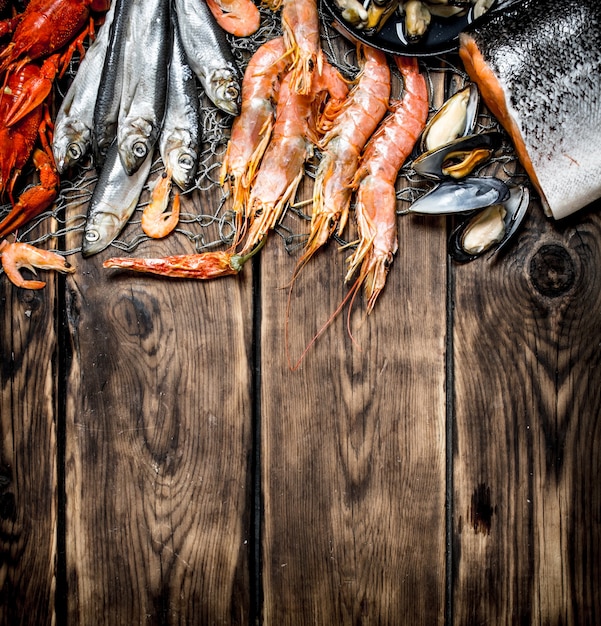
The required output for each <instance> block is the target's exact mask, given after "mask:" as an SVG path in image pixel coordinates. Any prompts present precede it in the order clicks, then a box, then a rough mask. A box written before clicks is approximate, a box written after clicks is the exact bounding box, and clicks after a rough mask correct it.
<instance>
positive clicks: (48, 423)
mask: <svg viewBox="0 0 601 626" xmlns="http://www.w3.org/2000/svg"><path fill="white" fill-rule="evenodd" d="M26 273H27V272H24V274H26ZM44 279H46V276H44ZM0 318H1V320H2V322H1V326H0V364H1V365H0V435H1V443H0V624H2V625H6V626H8V625H13V624H31V625H32V626H33V625H44V624H52V623H53V622H54V619H55V609H54V601H55V598H54V593H55V582H56V579H55V574H56V572H55V564H56V558H57V552H56V551H57V543H56V541H57V532H58V530H57V517H58V508H57V507H58V503H57V437H56V420H57V419H58V416H57V368H56V358H57V355H56V350H57V339H56V321H57V317H56V279H55V278H54V277H52V276H50V277H48V284H47V286H46V288H45V289H44V290H42V291H31V290H26V289H17V288H16V287H14V286H13V285H12V284H11V283H9V281H8V280H7V278H6V277H5V276H4V275H2V276H0Z"/></svg>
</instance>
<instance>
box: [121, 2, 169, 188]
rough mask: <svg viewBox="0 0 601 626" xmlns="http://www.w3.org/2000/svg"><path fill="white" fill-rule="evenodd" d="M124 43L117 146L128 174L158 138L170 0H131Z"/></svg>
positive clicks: (166, 66)
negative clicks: (123, 66) (123, 77)
mask: <svg viewBox="0 0 601 626" xmlns="http://www.w3.org/2000/svg"><path fill="white" fill-rule="evenodd" d="M132 2H133V5H132V8H131V16H130V17H131V19H130V21H129V25H128V34H127V40H126V45H125V68H126V77H125V79H124V83H123V94H122V96H121V107H120V110H119V122H118V126H117V145H118V147H119V156H120V157H121V162H122V163H123V167H124V168H125V171H126V172H127V173H128V174H129V175H130V176H131V175H132V174H134V173H135V172H136V171H137V169H138V168H139V167H140V165H142V163H143V162H144V160H145V159H146V156H147V155H148V154H151V153H152V151H153V149H154V146H155V143H156V141H157V139H158V136H159V132H160V129H161V125H162V123H163V118H164V115H165V102H166V98H167V83H168V71H169V58H170V52H171V22H170V4H171V3H170V0H132Z"/></svg>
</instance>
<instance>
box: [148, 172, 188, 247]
mask: <svg viewBox="0 0 601 626" xmlns="http://www.w3.org/2000/svg"><path fill="white" fill-rule="evenodd" d="M171 181H172V179H171V176H170V175H169V174H168V173H167V172H163V175H162V176H161V177H160V178H159V179H158V180H157V181H156V183H155V186H154V188H153V190H152V197H151V200H150V202H149V204H147V205H146V206H145V207H144V210H143V211H142V220H141V226H142V230H143V231H144V233H146V235H148V236H149V237H152V238H153V239H161V238H163V237H166V236H167V235H168V234H169V233H170V232H171V231H172V230H173V229H174V228H175V227H176V226H177V223H178V221H179V208H180V200H179V194H177V193H176V194H175V196H174V198H173V204H172V206H171V211H167V205H168V204H169V196H170V194H171V187H172V182H171Z"/></svg>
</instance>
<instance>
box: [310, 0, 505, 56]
mask: <svg viewBox="0 0 601 626" xmlns="http://www.w3.org/2000/svg"><path fill="white" fill-rule="evenodd" d="M322 2H323V7H324V9H325V12H326V13H328V14H329V15H331V16H332V18H333V19H334V21H335V22H336V23H337V24H338V25H339V26H340V27H341V30H342V33H343V34H346V35H348V36H349V38H350V39H351V40H359V41H361V42H363V43H365V44H368V45H370V46H373V47H374V48H377V49H379V50H382V51H383V52H387V53H389V54H399V55H404V56H415V57H427V56H436V55H438V54H444V53H446V52H455V51H456V50H457V49H458V47H459V33H460V32H461V31H463V30H465V29H466V28H467V27H468V26H469V25H470V24H471V23H472V22H473V20H474V17H473V11H472V9H470V10H469V12H468V13H467V14H466V15H462V16H457V17H436V16H432V22H431V23H430V26H429V28H428V31H427V32H426V34H425V35H424V36H423V38H422V39H420V41H418V42H415V43H409V42H408V41H407V40H406V39H405V37H404V35H403V19H402V18H401V16H400V15H399V13H398V12H395V14H394V15H392V16H390V17H389V18H388V21H387V22H386V24H384V26H383V28H382V29H381V30H380V31H379V32H378V33H375V34H373V35H368V34H366V33H365V32H364V31H361V30H358V29H356V28H354V27H353V26H351V25H350V24H349V23H348V22H346V21H345V20H344V19H343V18H342V16H341V12H340V9H338V7H337V6H336V3H335V2H334V1H333V0H322ZM493 7H494V5H493ZM493 7H491V10H492V8H493ZM345 31H346V32H345Z"/></svg>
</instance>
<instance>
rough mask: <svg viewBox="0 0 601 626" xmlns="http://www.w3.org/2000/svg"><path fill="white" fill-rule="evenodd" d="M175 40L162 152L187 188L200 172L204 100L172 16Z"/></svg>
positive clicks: (172, 172) (179, 182) (176, 178)
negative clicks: (198, 165)
mask: <svg viewBox="0 0 601 626" xmlns="http://www.w3.org/2000/svg"><path fill="white" fill-rule="evenodd" d="M171 18H172V19H171V21H172V29H173V41H172V55H171V65H170V68H169V87H168V92H167V94H168V95H167V111H166V113H165V120H164V122H163V129H162V130H161V135H160V138H159V151H160V154H161V159H162V160H163V163H164V164H165V169H166V170H167V173H168V174H169V175H170V176H171V177H172V178H173V180H174V181H175V183H176V184H177V185H178V186H179V187H180V189H182V191H185V190H186V189H187V188H188V187H189V186H190V184H191V183H192V180H193V179H194V176H195V174H196V168H197V163H198V154H199V151H200V142H201V130H200V128H201V120H200V99H199V96H198V84H197V80H196V75H195V74H194V72H192V69H191V68H190V66H189V65H188V61H187V59H186V53H185V51H184V48H183V44H182V42H181V37H180V34H179V27H178V25H177V19H176V18H175V16H174V15H172V16H171Z"/></svg>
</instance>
